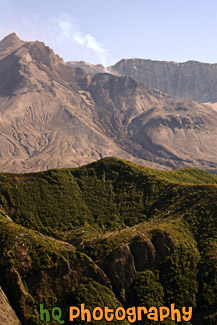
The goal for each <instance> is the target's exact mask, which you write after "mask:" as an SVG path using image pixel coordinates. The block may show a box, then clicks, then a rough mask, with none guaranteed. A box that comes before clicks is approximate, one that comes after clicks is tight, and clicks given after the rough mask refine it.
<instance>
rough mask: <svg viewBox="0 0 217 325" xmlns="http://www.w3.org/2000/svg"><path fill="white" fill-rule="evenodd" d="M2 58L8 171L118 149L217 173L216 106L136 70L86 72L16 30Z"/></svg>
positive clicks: (0, 140) (0, 123) (1, 114)
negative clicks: (174, 92) (176, 94)
mask: <svg viewBox="0 0 217 325" xmlns="http://www.w3.org/2000/svg"><path fill="white" fill-rule="evenodd" d="M0 57H1V60H0V81H1V82H0V163H1V165H0V166H1V168H0V170H1V171H7V172H25V171H41V170H46V169H51V168H61V167H75V166H80V165H83V164H86V163H88V162H92V161H95V160H98V159H100V158H103V157H107V156H114V157H119V158H124V159H127V160H131V161H134V162H137V163H140V164H143V165H146V166H149V167H154V168H160V169H171V168H183V167H196V168H202V169H205V170H210V171H212V172H216V167H217V155H216V150H215V147H216V138H217V134H216V133H217V112H216V111H215V110H213V109H212V108H210V107H208V106H206V105H203V104H199V103H197V102H194V101H190V100H184V99H177V98H173V97H171V96H170V95H168V94H165V93H162V92H160V91H158V90H154V91H151V90H150V89H148V88H146V87H145V86H144V85H143V84H141V83H138V82H137V81H135V80H134V79H132V78H131V77H129V76H118V75H113V74H111V73H97V74H95V73H87V72H86V71H85V70H84V69H82V68H79V67H76V66H75V67H73V64H67V63H65V62H64V61H63V60H62V59H61V58H60V57H59V56H58V55H56V54H55V53H54V52H53V50H52V49H50V48H49V47H47V46H45V45H44V44H43V43H41V42H38V41H36V42H23V41H20V40H19V38H18V37H17V36H16V35H15V34H11V35H9V36H7V37H6V38H5V39H3V40H2V41H1V42H0ZM82 64H83V63H82ZM85 66H88V64H86V63H85ZM98 68H99V69H103V68H102V66H98ZM98 68H97V69H98ZM94 69H95V68H94V67H91V68H90V71H92V72H94Z"/></svg>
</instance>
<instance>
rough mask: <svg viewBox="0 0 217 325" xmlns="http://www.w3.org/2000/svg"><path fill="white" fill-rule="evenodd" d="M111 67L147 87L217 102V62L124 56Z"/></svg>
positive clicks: (111, 70)
mask: <svg viewBox="0 0 217 325" xmlns="http://www.w3.org/2000/svg"><path fill="white" fill-rule="evenodd" d="M109 71H110V72H111V73H115V74H118V75H121V76H131V77H132V78H134V79H135V80H137V81H138V82H141V83H143V84H144V85H145V86H146V87H147V88H151V89H155V88H157V89H159V90H160V91H162V92H166V93H168V94H170V95H172V96H177V97H181V98H188V99H192V100H195V101H197V102H200V103H205V102H217V64H208V63H201V62H196V61H187V62H184V63H178V62H167V61H152V60H144V59H128V60H125V59H123V60H121V61H119V62H118V63H116V64H115V65H113V66H111V67H109Z"/></svg>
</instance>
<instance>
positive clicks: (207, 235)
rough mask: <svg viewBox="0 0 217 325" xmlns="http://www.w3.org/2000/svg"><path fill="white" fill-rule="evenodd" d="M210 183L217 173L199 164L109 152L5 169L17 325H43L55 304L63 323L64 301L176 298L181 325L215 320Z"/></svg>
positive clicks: (7, 257)
mask: <svg viewBox="0 0 217 325" xmlns="http://www.w3.org/2000/svg"><path fill="white" fill-rule="evenodd" d="M216 186H217V176H215V175H212V174H209V173H207V172H204V171H201V170H192V169H184V170H176V171H159V170H154V169H149V168H145V167H142V166H139V165H136V164H133V163H131V162H127V161H124V160H120V159H115V158H106V159H102V160H99V161H97V162H94V163H92V164H89V165H87V166H83V167H80V168H75V169H55V170H49V171H45V172H41V173H31V174H4V173H1V174H0V209H1V212H0V251H1V254H0V283H1V286H2V288H3V290H4V292H5V294H6V295H7V298H5V299H8V301H9V302H10V305H11V307H12V308H13V309H14V311H15V312H16V314H17V316H18V317H19V320H20V321H21V323H22V325H35V324H40V321H39V304H41V303H44V307H45V308H48V310H51V308H52V307H53V306H59V307H61V308H62V310H63V316H62V319H65V320H66V324H68V321H67V319H68V314H67V312H68V310H67V307H68V306H80V304H81V303H85V305H86V307H87V308H90V309H91V310H92V309H93V308H95V307H96V306H102V307H103V306H109V308H116V307H117V306H124V307H125V308H128V307H130V306H146V307H149V306H160V305H163V306H169V305H170V304H171V303H175V306H176V308H180V309H181V307H183V306H187V307H189V306H192V307H193V318H192V320H190V321H189V322H188V323H187V324H189V325H190V324H193V325H201V324H204V325H205V324H206V325H211V324H215V323H216V319H217V254H216V252H217V251H216V247H217V246H216V245H217V229H216V195H217V187H216ZM0 298H1V295H0ZM2 313H3V310H2V309H1V308H0V318H1V316H2ZM14 315H15V314H14ZM51 323H52V324H53V322H51ZM96 323H97V322H93V324H96ZM113 323H114V324H116V323H117V324H118V323H120V322H118V321H117V322H116V321H114V322H113ZM76 324H82V322H79V321H78V322H76ZM101 324H106V321H104V320H102V321H101ZM122 324H129V322H127V321H126V320H125V321H123V322H122ZM163 324H167V325H172V324H174V322H173V321H171V320H170V319H167V320H166V321H164V322H163Z"/></svg>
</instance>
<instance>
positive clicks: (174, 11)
mask: <svg viewBox="0 0 217 325" xmlns="http://www.w3.org/2000/svg"><path fill="white" fill-rule="evenodd" d="M0 8H1V9H0V39H2V38H3V37H5V36H6V35H7V34H9V33H11V32H16V33H17V34H18V36H19V37H20V38H21V39H23V40H28V41H30V40H40V41H43V42H45V44H46V45H48V46H50V47H51V48H52V49H53V50H54V51H55V52H56V53H58V54H59V55H60V56H61V57H63V58H64V60H65V61H80V60H84V61H88V62H90V63H102V64H104V65H110V64H114V63H115V62H117V61H119V60H121V59H122V58H144V59H152V60H166V61H178V62H184V61H187V60H197V61H201V62H209V63H217V0H37V1H34V0H4V1H3V0H0Z"/></svg>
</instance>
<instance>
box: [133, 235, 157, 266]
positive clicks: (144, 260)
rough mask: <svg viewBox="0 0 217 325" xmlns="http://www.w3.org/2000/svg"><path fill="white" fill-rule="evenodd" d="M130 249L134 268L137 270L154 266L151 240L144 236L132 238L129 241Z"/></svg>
mask: <svg viewBox="0 0 217 325" xmlns="http://www.w3.org/2000/svg"><path fill="white" fill-rule="evenodd" d="M130 251H131V253H132V255H133V258H134V264H135V268H136V270H137V271H138V272H141V271H144V270H145V269H148V268H153V267H154V266H155V262H156V251H155V247H154V245H153V243H152V242H151V240H149V239H147V238H145V237H144V236H139V237H136V238H134V239H133V241H132V242H131V243H130Z"/></svg>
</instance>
